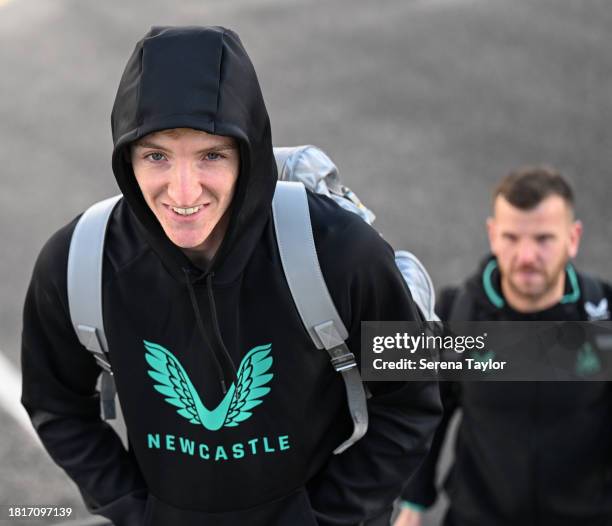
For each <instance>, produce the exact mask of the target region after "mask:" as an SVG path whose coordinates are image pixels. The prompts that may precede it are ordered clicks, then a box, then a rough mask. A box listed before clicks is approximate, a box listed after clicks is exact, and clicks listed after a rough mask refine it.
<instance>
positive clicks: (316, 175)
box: [68, 146, 436, 454]
mask: <svg viewBox="0 0 612 526" xmlns="http://www.w3.org/2000/svg"><path fill="white" fill-rule="evenodd" d="M274 154H275V157H276V161H277V166H278V174H279V179H280V181H279V182H278V183H277V186H276V191H275V194H274V199H273V201H272V210H273V218H274V228H275V231H276V238H277V241H278V247H279V253H280V256H281V262H282V266H283V270H284V273H285V276H286V278H287V283H288V284H289V288H290V290H291V294H292V297H293V301H294V302H295V305H296V307H297V310H298V312H299V314H300V317H301V319H302V322H303V324H304V327H305V328H306V329H307V331H308V334H309V335H310V337H311V339H312V341H313V344H314V346H315V347H316V348H317V349H325V350H326V351H327V353H328V354H329V356H330V359H331V363H332V365H333V367H334V369H335V370H336V371H337V372H339V373H340V374H341V375H342V378H343V380H344V385H345V390H346V395H347V402H348V406H349V411H350V414H351V418H352V420H353V432H352V435H351V436H350V437H349V438H348V439H347V440H346V441H344V442H343V443H342V444H340V445H339V446H338V447H337V448H336V449H335V450H334V453H336V454H338V453H341V452H342V451H344V450H346V449H347V448H348V447H350V446H351V445H352V444H354V443H355V442H356V441H357V440H359V439H360V438H361V437H362V436H363V435H364V434H365V433H366V431H367V428H368V412H367V403H366V393H365V390H364V386H363V382H362V380H361V376H360V374H359V370H358V368H357V364H356V361H355V356H354V355H353V353H351V351H350V350H349V349H348V347H347V346H346V343H345V340H346V338H347V337H348V331H347V330H346V327H345V326H344V324H343V322H342V320H341V319H340V316H339V315H338V312H337V310H336V307H335V305H334V303H333V300H332V299H331V296H330V294H329V291H328V289H327V286H326V284H325V281H324V280H323V277H322V273H321V270H320V267H319V261H318V258H317V254H316V251H315V246H314V239H313V234H312V228H311V225H310V215H309V211H308V202H307V195H306V188H308V189H309V190H311V191H313V192H316V193H320V194H324V195H327V196H328V197H330V198H332V199H334V201H336V202H337V203H338V204H339V205H340V206H342V207H343V208H345V209H347V210H349V211H351V212H354V213H356V214H358V215H360V216H361V217H362V218H363V219H364V220H365V221H366V222H368V223H371V222H372V221H373V220H374V214H373V213H372V212H371V211H370V210H368V209H367V208H366V207H365V206H364V205H363V204H362V203H361V202H360V201H359V199H358V198H357V196H356V195H355V194H354V193H353V192H351V191H350V189H348V188H347V187H345V186H343V185H342V184H341V183H340V178H339V176H338V170H337V168H336V166H335V165H334V163H333V162H332V161H331V160H330V159H329V157H327V155H325V153H323V152H322V151H321V150H320V149H318V148H316V147H314V146H298V147H292V148H275V149H274ZM121 197H122V196H121V195H118V196H114V197H111V198H109V199H106V200H104V201H100V202H98V203H96V204H94V205H92V206H91V207H90V208H89V209H87V210H86V211H85V213H84V214H83V215H82V216H81V218H80V219H79V221H78V222H77V225H76V227H75V230H74V233H73V236H72V240H71V244H70V251H69V255H68V303H69V308H70V317H71V319H72V324H73V326H74V329H75V331H76V334H77V336H78V338H79V341H80V342H81V344H82V345H84V346H85V347H86V348H87V349H88V350H89V351H90V352H92V354H93V356H94V357H95V359H96V362H97V363H98V365H99V366H100V367H101V368H102V373H101V376H100V383H99V391H100V405H101V414H102V418H104V419H105V420H109V419H114V418H115V395H116V390H115V384H114V380H113V372H112V367H111V364H110V360H109V358H108V344H107V341H106V334H105V331H104V320H103V316H102V262H103V259H104V238H105V235H106V226H107V223H108V220H109V218H110V215H111V214H112V211H113V209H114V207H115V205H116V204H117V202H118V201H119V200H120V199H121ZM396 262H397V265H398V267H399V269H400V271H401V272H402V275H403V276H404V279H405V280H406V283H407V284H408V286H409V288H410V290H411V293H412V295H413V298H414V300H415V302H416V303H417V305H418V306H419V308H420V309H421V312H422V313H423V315H424V317H425V318H426V319H428V320H429V319H436V317H435V314H434V290H433V285H432V283H431V280H430V278H429V275H428V274H427V271H426V270H425V268H424V267H423V266H422V265H421V263H420V262H419V261H418V259H416V257H415V256H413V255H412V254H411V253H409V252H405V251H401V252H396ZM118 431H119V433H120V434H121V435H124V434H125V431H124V430H123V429H121V426H119V429H118ZM122 438H123V439H124V442H125V440H126V439H125V436H123V437H122Z"/></svg>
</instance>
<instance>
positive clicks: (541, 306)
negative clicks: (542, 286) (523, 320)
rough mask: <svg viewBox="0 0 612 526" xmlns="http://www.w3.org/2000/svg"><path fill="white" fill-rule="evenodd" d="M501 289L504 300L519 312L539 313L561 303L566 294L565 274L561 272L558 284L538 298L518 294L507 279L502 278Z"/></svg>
mask: <svg viewBox="0 0 612 526" xmlns="http://www.w3.org/2000/svg"><path fill="white" fill-rule="evenodd" d="M501 289H502V294H503V295H504V299H505V300H506V302H507V303H508V305H510V307H512V308H513V309H514V310H515V311H517V312H524V313H530V312H538V311H542V310H545V309H549V308H550V307H553V306H554V305H556V304H557V303H559V302H560V301H561V298H562V297H563V293H564V292H565V272H561V275H560V277H559V279H558V280H557V283H555V285H554V286H553V287H551V288H550V289H549V290H547V291H546V292H545V293H544V294H542V295H541V296H538V297H531V296H525V295H523V294H518V293H517V292H516V291H514V289H513V288H512V287H511V286H510V284H509V283H508V280H507V278H502V280H501Z"/></svg>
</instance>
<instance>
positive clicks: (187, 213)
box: [170, 205, 203, 216]
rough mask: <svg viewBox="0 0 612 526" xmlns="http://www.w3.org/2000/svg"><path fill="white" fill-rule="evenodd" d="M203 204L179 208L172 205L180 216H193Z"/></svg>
mask: <svg viewBox="0 0 612 526" xmlns="http://www.w3.org/2000/svg"><path fill="white" fill-rule="evenodd" d="M202 207H203V205H199V206H192V207H191V208H179V207H176V206H171V207H170V208H172V210H174V211H175V212H176V213H177V214H178V215H180V216H191V215H193V214H195V213H196V212H197V211H198V210H200V209H201V208H202Z"/></svg>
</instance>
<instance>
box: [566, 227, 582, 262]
mask: <svg viewBox="0 0 612 526" xmlns="http://www.w3.org/2000/svg"><path fill="white" fill-rule="evenodd" d="M582 230H583V227H582V221H579V220H576V221H574V222H573V223H572V224H571V225H570V244H569V250H568V253H569V254H568V255H569V257H570V258H572V259H573V258H575V257H576V256H577V255H578V248H579V247H580V240H581V239H582Z"/></svg>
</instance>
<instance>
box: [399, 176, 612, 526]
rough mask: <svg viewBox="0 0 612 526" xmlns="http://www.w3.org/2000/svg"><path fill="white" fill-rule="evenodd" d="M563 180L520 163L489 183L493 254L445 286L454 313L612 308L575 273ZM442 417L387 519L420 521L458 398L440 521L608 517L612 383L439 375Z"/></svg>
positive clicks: (575, 234)
mask: <svg viewBox="0 0 612 526" xmlns="http://www.w3.org/2000/svg"><path fill="white" fill-rule="evenodd" d="M573 204H574V198H573V193H572V190H571V188H570V186H569V185H568V183H567V182H566V181H565V180H564V179H563V178H562V177H561V176H560V175H559V174H558V173H557V172H556V171H554V170H550V169H547V168H526V169H523V170H519V171H517V172H514V173H512V174H510V175H508V176H507V177H506V178H505V179H503V180H502V182H501V183H500V185H499V186H498V188H497V189H496V191H495V193H494V203H493V216H492V217H491V218H489V220H488V223H487V228H488V234H489V240H490V246H491V251H492V253H493V255H492V256H489V257H487V258H485V260H484V261H483V262H482V264H481V266H480V269H479V270H478V272H477V273H476V274H475V275H474V276H472V277H471V278H469V279H468V280H467V281H466V282H465V284H464V285H463V286H462V287H461V288H458V289H457V288H448V289H445V290H443V291H442V294H441V301H440V302H439V303H438V314H439V316H440V318H441V319H442V320H445V321H446V320H450V321H468V320H473V321H496V320H498V321H561V320H570V321H579V320H603V319H609V318H610V313H609V309H608V306H609V305H610V304H611V303H610V302H612V288H611V287H610V285H609V284H606V283H603V282H601V281H599V280H596V279H594V278H592V277H589V276H586V275H584V274H581V273H578V272H576V270H575V268H574V266H573V265H572V263H571V259H572V258H574V257H575V256H576V254H577V252H578V245H579V241H580V237H581V233H582V225H581V224H580V222H579V221H576V220H575V218H574V209H573ZM440 389H441V393H442V400H443V404H444V417H443V421H442V423H441V425H440V427H439V428H438V430H437V431H436V436H435V438H434V443H433V446H432V449H431V451H430V454H429V455H428V457H427V460H426V461H425V462H424V463H423V465H422V466H421V468H419V470H418V472H417V474H416V475H415V476H414V477H413V478H412V479H411V480H410V481H409V482H408V484H407V486H406V487H405V488H404V491H403V493H402V499H403V509H402V511H401V513H400V515H399V517H398V519H397V520H396V522H395V523H394V524H395V526H418V525H419V524H421V520H420V516H421V512H422V510H423V509H424V508H427V507H429V506H430V505H432V504H433V503H434V501H435V500H436V495H437V490H436V487H435V470H436V464H437V460H438V457H439V454H440V449H441V446H442V442H443V439H444V436H445V434H446V431H447V429H448V424H449V422H450V420H451V417H452V416H453V413H454V412H455V410H457V409H459V408H460V409H462V411H463V415H462V420H461V423H460V427H459V431H458V437H457V442H456V446H455V460H454V465H453V466H452V468H451V472H450V475H449V477H448V479H447V481H446V490H447V494H448V497H449V500H450V507H449V510H448V513H447V516H446V520H445V525H448V526H483V525H487V526H488V525H495V526H517V525H520V526H575V525H578V524H579V525H585V526H606V525H610V524H612V388H611V386H610V384H609V383H606V382H588V381H585V382H529V383H528V382H499V383H497V382H461V383H443V384H441V387H440Z"/></svg>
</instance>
